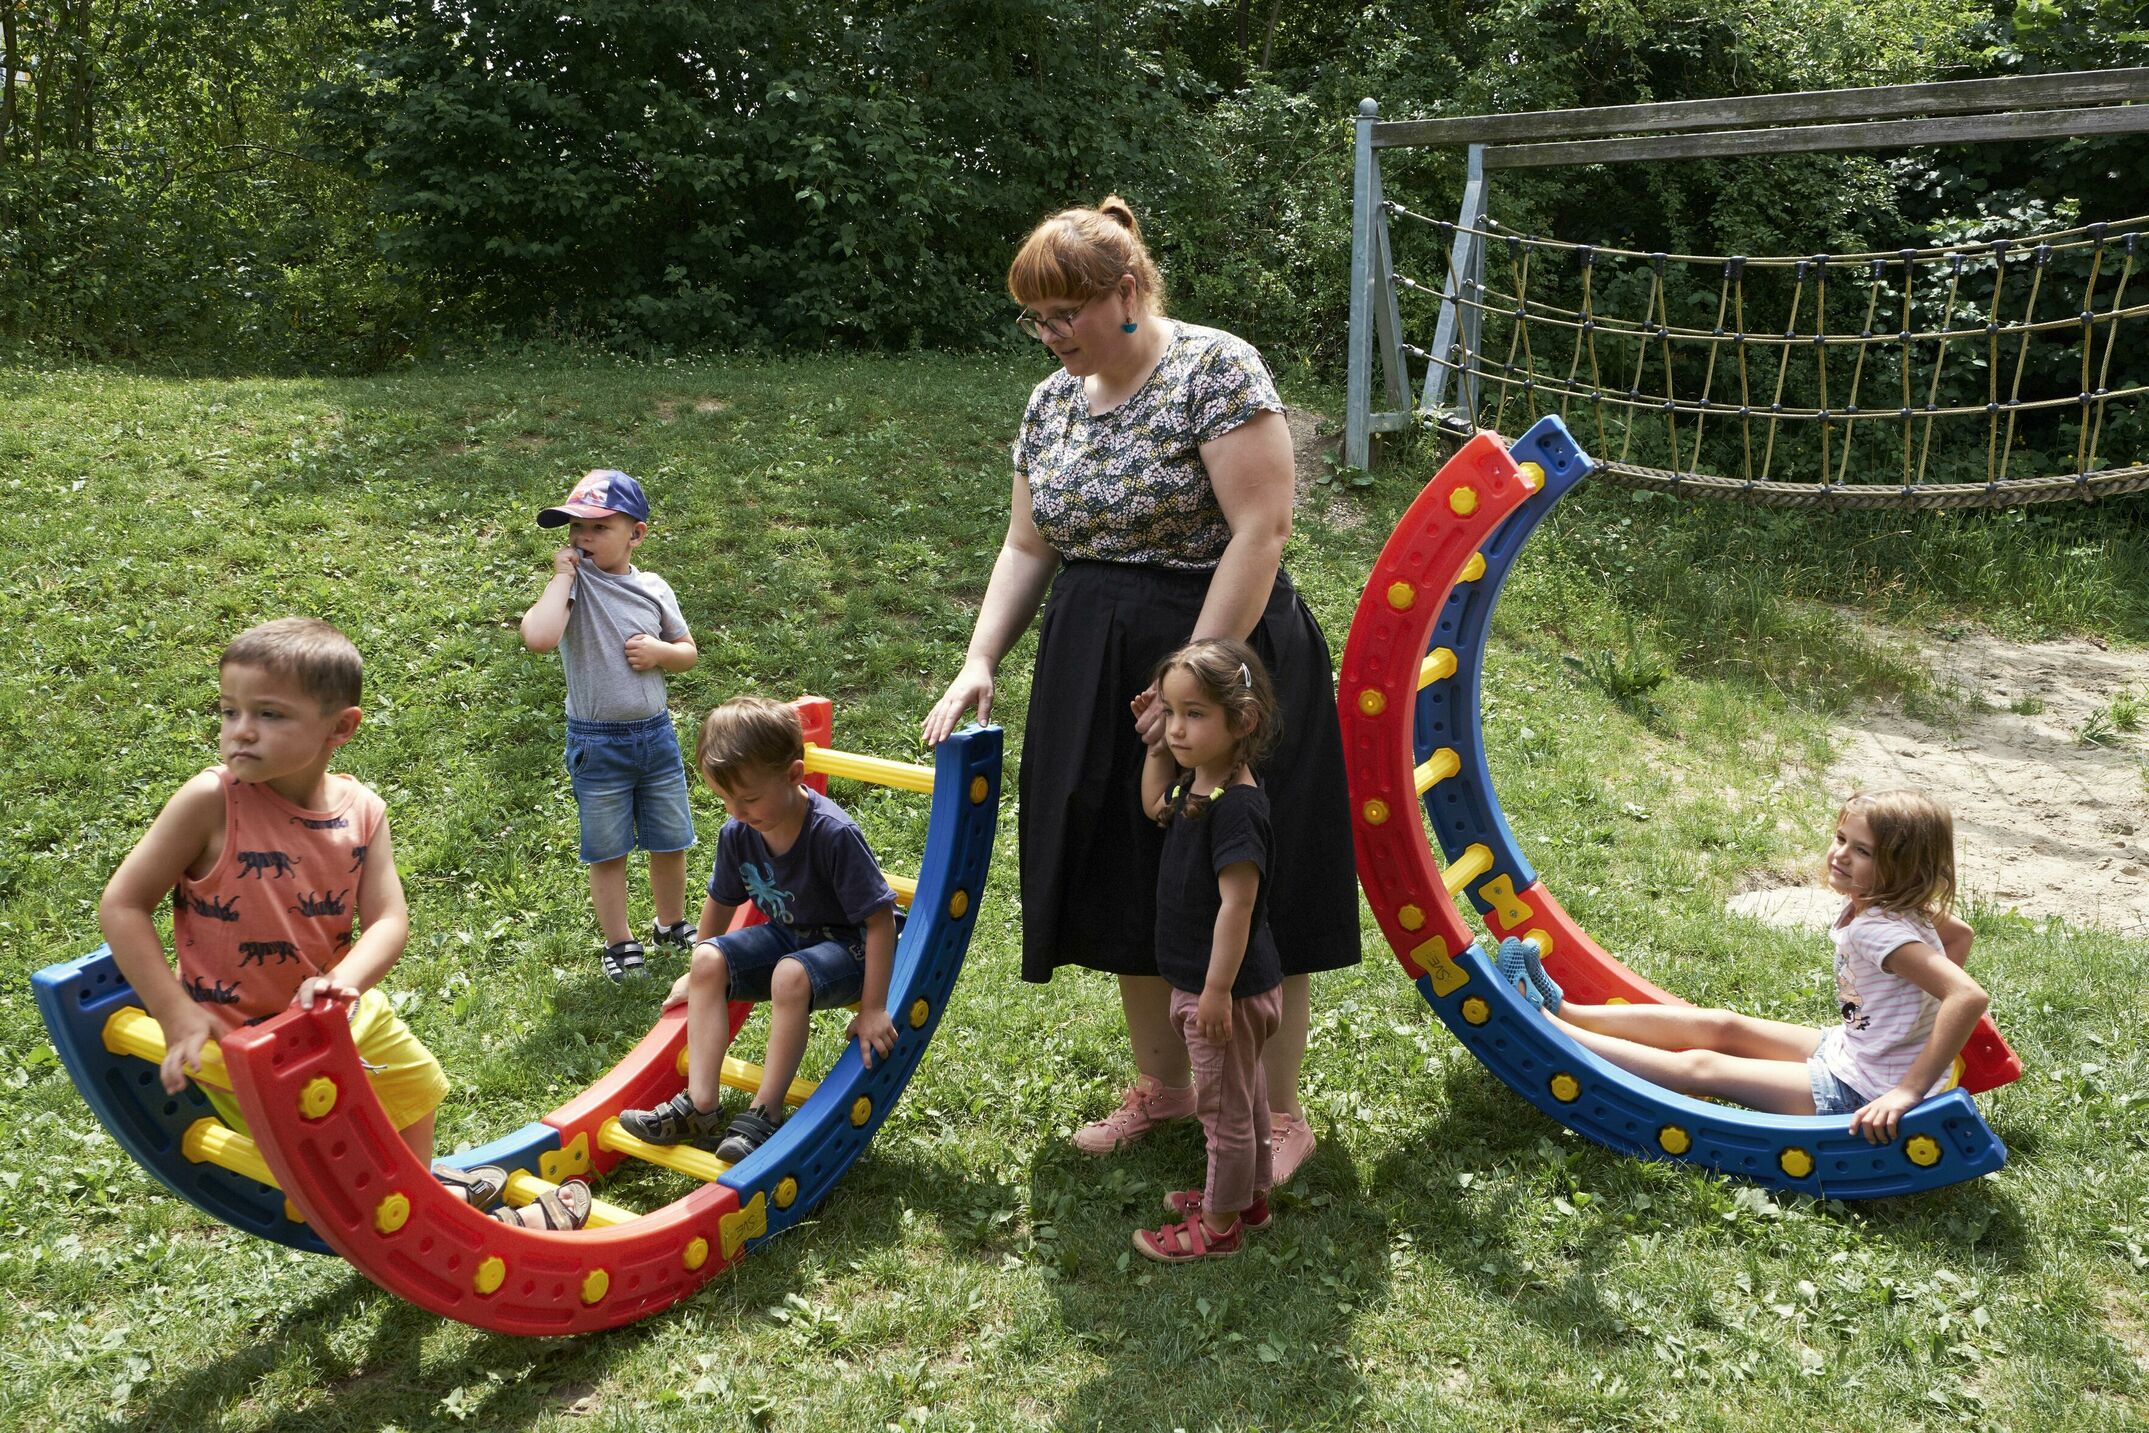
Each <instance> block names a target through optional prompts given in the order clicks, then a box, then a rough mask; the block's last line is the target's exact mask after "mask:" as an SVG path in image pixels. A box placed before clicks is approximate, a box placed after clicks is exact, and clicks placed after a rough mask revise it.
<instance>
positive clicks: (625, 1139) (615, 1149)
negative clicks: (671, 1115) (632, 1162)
mask: <svg viewBox="0 0 2149 1433" xmlns="http://www.w3.org/2000/svg"><path fill="white" fill-rule="evenodd" d="M597 1147H598V1148H599V1149H608V1150H610V1151H612V1153H614V1154H625V1155H631V1156H633V1157H634V1158H635V1159H640V1160H646V1161H648V1162H649V1163H650V1164H661V1165H663V1166H664V1167H665V1168H666V1169H676V1170H678V1171H679V1172H680V1173H681V1174H684V1175H688V1176H690V1177H692V1178H695V1179H698V1180H700V1181H701V1182H702V1183H704V1184H707V1183H709V1182H710V1181H712V1180H714V1179H715V1178H716V1177H717V1176H718V1175H720V1174H722V1173H723V1172H724V1171H725V1170H727V1169H729V1168H731V1165H730V1163H729V1162H728V1161H725V1160H721V1159H718V1158H717V1157H716V1156H715V1155H713V1154H710V1153H708V1152H706V1151H704V1150H699V1149H695V1148H694V1147H693V1146H691V1145H678V1144H649V1143H646V1142H645V1141H643V1140H638V1139H636V1138H635V1137H634V1136H633V1135H631V1134H628V1133H627V1132H626V1131H625V1130H623V1129H621V1128H620V1127H619V1121H618V1120H616V1119H612V1120H606V1121H605V1122H604V1123H603V1124H602V1125H601V1126H599V1127H598V1130H597Z"/></svg>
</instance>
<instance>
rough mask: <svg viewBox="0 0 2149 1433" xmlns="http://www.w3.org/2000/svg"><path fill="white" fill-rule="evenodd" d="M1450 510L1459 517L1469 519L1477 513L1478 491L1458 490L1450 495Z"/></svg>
mask: <svg viewBox="0 0 2149 1433" xmlns="http://www.w3.org/2000/svg"><path fill="white" fill-rule="evenodd" d="M1448 508H1449V510H1450V511H1452V512H1453V513H1454V514H1455V516H1457V517H1468V516H1470V514H1472V513H1474V512H1476V511H1477V489H1476V488H1457V489H1456V490H1455V491H1454V492H1452V493H1449V494H1448Z"/></svg>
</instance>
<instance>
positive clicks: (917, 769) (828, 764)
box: [806, 741, 933, 796]
mask: <svg viewBox="0 0 2149 1433" xmlns="http://www.w3.org/2000/svg"><path fill="white" fill-rule="evenodd" d="M806 769H807V770H808V771H811V772H817V773H819V774H820V775H822V776H847V777H849V778H850V779H851V780H853V781H870V782H872V783H874V784H875V785H877V786H893V787H896V788H898V789H899V790H903V791H922V792H924V793H925V794H926V795H928V796H930V795H932V794H933V768H931V767H930V766H913V765H911V764H910V763H909V762H904V761H889V760H887V759H885V758H883V757H878V756H860V755H859V754H858V753H857V752H855V751H836V750H834V749H832V748H830V747H825V746H815V745H814V744H813V743H812V742H810V741H809V742H807V743H806Z"/></svg>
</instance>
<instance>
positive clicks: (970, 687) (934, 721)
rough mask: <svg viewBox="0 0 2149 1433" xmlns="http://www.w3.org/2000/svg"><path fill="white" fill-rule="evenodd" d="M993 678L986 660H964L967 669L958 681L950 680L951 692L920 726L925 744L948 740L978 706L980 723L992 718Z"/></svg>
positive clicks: (927, 715)
mask: <svg viewBox="0 0 2149 1433" xmlns="http://www.w3.org/2000/svg"><path fill="white" fill-rule="evenodd" d="M992 679H993V670H992V668H991V667H990V666H988V665H986V664H985V663H984V662H983V661H981V660H979V659H978V658H976V657H972V658H970V659H969V660H968V661H966V662H964V663H963V669H962V670H961V671H960V672H957V673H956V674H955V680H954V681H952V682H950V683H948V689H947V691H946V692H944V693H942V694H941V698H940V700H939V701H937V702H934V703H933V709H932V710H931V711H929V712H927V713H926V714H925V720H924V721H923V722H921V723H920V724H919V726H918V730H919V733H920V734H921V735H922V736H924V738H925V744H926V745H927V746H938V745H940V743H942V742H943V741H946V740H947V739H948V737H949V735H950V734H952V733H953V732H954V730H955V727H956V724H957V723H958V722H960V721H961V720H962V719H963V713H964V712H966V711H969V710H970V709H971V708H973V707H975V708H976V709H977V719H978V725H980V726H983V725H984V724H985V723H986V722H988V721H990V720H992Z"/></svg>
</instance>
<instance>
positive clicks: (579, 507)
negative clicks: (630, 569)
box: [537, 468, 649, 527]
mask: <svg viewBox="0 0 2149 1433" xmlns="http://www.w3.org/2000/svg"><path fill="white" fill-rule="evenodd" d="M611 513H618V514H619V515H620V516H621V517H627V518H632V519H633V520H634V521H636V522H648V521H649V498H648V497H647V495H645V494H644V493H643V492H642V485H641V484H640V483H638V482H636V481H635V480H634V479H632V478H630V477H628V476H627V475H626V474H625V473H622V472H620V471H619V470H618V469H617V468H595V469H592V470H591V471H589V472H587V473H584V474H583V475H582V480H581V481H580V482H578V483H576V484H575V487H574V491H573V492H571V493H569V494H568V495H567V500H566V501H565V502H563V503H561V504H560V505H559V506H558V507H550V508H546V509H545V510H544V511H543V512H541V513H539V514H538V515H537V525H538V526H539V527H565V526H566V525H567V524H568V522H569V521H571V520H572V519H574V518H578V517H583V518H590V517H604V516H607V515H608V514H611Z"/></svg>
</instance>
